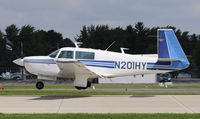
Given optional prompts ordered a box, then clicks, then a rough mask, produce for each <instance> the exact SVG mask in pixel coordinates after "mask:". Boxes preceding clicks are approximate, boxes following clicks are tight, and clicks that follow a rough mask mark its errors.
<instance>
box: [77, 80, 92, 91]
mask: <svg viewBox="0 0 200 119" xmlns="http://www.w3.org/2000/svg"><path fill="white" fill-rule="evenodd" d="M88 87H91V82H90V81H87V87H79V86H75V88H76V89H78V90H85V89H87V88H88Z"/></svg>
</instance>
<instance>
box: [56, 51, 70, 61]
mask: <svg viewBox="0 0 200 119" xmlns="http://www.w3.org/2000/svg"><path fill="white" fill-rule="evenodd" d="M73 57H74V51H61V53H60V54H59V56H58V58H69V59H73Z"/></svg>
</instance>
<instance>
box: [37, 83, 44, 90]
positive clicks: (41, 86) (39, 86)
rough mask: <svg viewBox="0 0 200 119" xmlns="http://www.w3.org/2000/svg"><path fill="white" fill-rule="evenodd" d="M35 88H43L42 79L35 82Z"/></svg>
mask: <svg viewBox="0 0 200 119" xmlns="http://www.w3.org/2000/svg"><path fill="white" fill-rule="evenodd" d="M36 88H37V89H39V90H41V89H43V88H44V83H43V82H42V81H38V82H37V83H36Z"/></svg>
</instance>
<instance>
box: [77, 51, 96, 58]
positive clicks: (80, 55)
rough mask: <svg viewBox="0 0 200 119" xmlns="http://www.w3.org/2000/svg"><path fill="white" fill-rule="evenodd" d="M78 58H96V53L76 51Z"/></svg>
mask: <svg viewBox="0 0 200 119" xmlns="http://www.w3.org/2000/svg"><path fill="white" fill-rule="evenodd" d="M76 59H94V53H93V52H82V51H76Z"/></svg>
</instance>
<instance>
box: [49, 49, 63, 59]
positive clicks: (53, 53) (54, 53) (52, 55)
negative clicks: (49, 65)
mask: <svg viewBox="0 0 200 119" xmlns="http://www.w3.org/2000/svg"><path fill="white" fill-rule="evenodd" d="M59 51H60V49H58V50H56V51H54V52H52V53H51V54H49V57H51V58H55V57H56V56H57V54H58V52H59Z"/></svg>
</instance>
